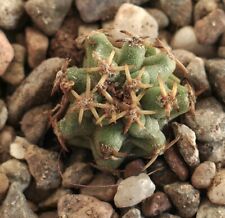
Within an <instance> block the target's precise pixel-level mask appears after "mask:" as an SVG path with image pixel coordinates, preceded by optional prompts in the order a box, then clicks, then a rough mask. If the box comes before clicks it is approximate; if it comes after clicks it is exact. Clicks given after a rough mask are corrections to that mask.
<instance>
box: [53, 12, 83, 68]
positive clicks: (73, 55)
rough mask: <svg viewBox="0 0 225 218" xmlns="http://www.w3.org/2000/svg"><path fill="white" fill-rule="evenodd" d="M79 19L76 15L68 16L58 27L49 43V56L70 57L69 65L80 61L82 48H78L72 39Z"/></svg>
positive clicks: (74, 36)
mask: <svg viewBox="0 0 225 218" xmlns="http://www.w3.org/2000/svg"><path fill="white" fill-rule="evenodd" d="M80 25H81V21H80V20H79V18H78V17H77V16H68V17H66V19H65V20H64V22H63V24H62V26H61V27H60V28H59V29H58V31H57V32H56V34H55V35H54V37H53V38H52V40H51V43H50V56H51V57H61V58H69V59H71V65H77V64H79V63H81V61H82V53H83V52H82V50H80V49H78V48H77V46H76V42H75V40H74V39H76V38H77V36H78V27H79V26H80Z"/></svg>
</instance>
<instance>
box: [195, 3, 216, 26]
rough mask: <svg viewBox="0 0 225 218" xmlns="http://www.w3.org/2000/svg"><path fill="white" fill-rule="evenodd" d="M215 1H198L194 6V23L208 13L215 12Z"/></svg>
mask: <svg viewBox="0 0 225 218" xmlns="http://www.w3.org/2000/svg"><path fill="white" fill-rule="evenodd" d="M217 2H218V1H217V0H200V1H198V2H197V3H196V4H195V7H194V20H195V22H196V21H198V20H199V19H201V18H203V17H204V16H206V15H208V14H209V13H210V12H212V11H213V10H215V9H216V8H217V7H218V5H217Z"/></svg>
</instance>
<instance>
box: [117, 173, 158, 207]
mask: <svg viewBox="0 0 225 218" xmlns="http://www.w3.org/2000/svg"><path fill="white" fill-rule="evenodd" d="M154 191H155V185H154V183H153V182H152V181H151V179H150V177H149V176H148V175H147V174H145V173H141V174H140V175H138V176H131V177H129V178H127V179H124V180H122V181H121V182H120V183H119V185H118V189H117V192H116V195H115V197H114V203H115V205H116V206H117V207H118V208H123V207H131V206H134V205H136V204H138V203H140V202H141V201H142V200H144V199H146V198H148V197H150V196H151V195H152V194H153V193H154Z"/></svg>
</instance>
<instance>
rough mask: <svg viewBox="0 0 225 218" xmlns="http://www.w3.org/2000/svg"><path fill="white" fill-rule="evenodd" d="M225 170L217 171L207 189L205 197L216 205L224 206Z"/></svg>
mask: <svg viewBox="0 0 225 218" xmlns="http://www.w3.org/2000/svg"><path fill="white" fill-rule="evenodd" d="M224 186H225V169H221V170H219V171H218V172H217V173H216V175H215V177H214V179H213V181H212V184H211V186H210V187H209V189H208V193H207V196H208V198H209V200H210V201H211V202H212V203H214V204H218V205H225V189H224Z"/></svg>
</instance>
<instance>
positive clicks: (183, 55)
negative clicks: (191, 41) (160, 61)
mask: <svg viewBox="0 0 225 218" xmlns="http://www.w3.org/2000/svg"><path fill="white" fill-rule="evenodd" d="M172 52H173V54H174V56H175V57H176V58H177V59H178V60H179V61H180V62H181V63H182V64H183V65H184V66H185V67H186V66H187V65H188V64H189V63H190V62H191V60H192V59H193V58H195V57H196V56H195V55H194V54H193V53H192V52H190V51H188V50H185V49H174V50H173V51H172Z"/></svg>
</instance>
